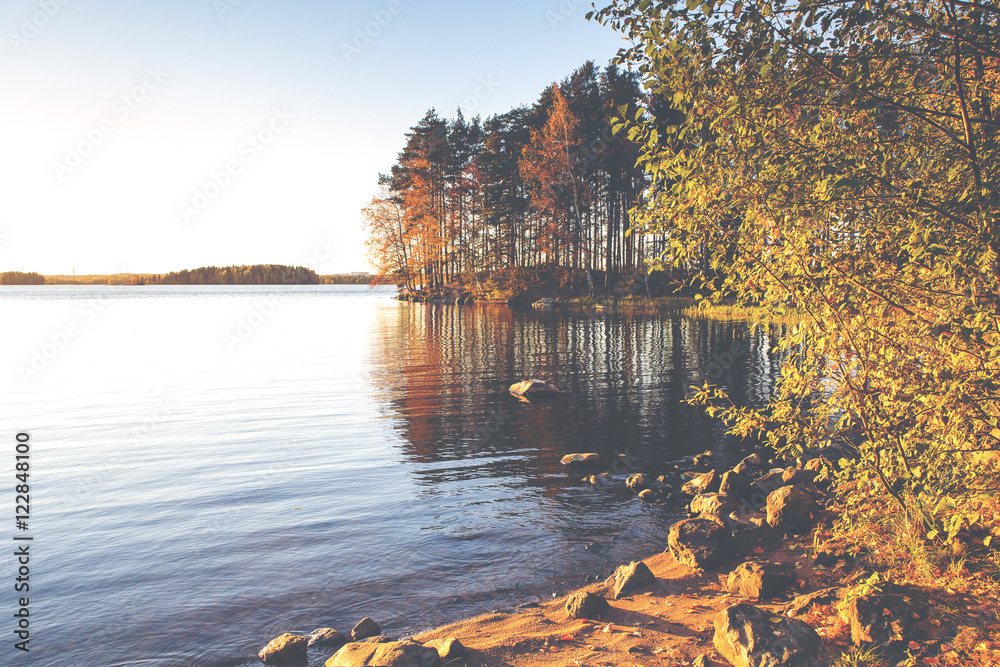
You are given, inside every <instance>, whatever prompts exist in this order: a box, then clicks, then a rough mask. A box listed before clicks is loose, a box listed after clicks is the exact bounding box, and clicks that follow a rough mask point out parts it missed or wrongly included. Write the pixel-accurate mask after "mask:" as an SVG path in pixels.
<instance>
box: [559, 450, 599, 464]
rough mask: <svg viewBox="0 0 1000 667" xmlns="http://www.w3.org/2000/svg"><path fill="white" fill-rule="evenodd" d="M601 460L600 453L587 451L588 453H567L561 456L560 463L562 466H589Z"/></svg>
mask: <svg viewBox="0 0 1000 667" xmlns="http://www.w3.org/2000/svg"><path fill="white" fill-rule="evenodd" d="M600 462H601V455H600V454H594V453H588V454H567V455H566V456H564V457H562V464H563V465H564V466H591V465H594V464H596V463H600Z"/></svg>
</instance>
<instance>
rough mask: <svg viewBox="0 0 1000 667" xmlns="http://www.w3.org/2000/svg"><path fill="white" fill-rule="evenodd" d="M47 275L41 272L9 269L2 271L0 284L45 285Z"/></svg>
mask: <svg viewBox="0 0 1000 667" xmlns="http://www.w3.org/2000/svg"><path fill="white" fill-rule="evenodd" d="M44 284H45V276H43V275H42V274H40V273H21V272H20V271H8V272H6V273H0V285H44Z"/></svg>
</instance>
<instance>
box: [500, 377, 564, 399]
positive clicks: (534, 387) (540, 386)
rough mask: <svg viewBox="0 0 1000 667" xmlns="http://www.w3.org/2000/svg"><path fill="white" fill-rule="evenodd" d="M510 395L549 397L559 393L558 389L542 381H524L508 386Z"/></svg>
mask: <svg viewBox="0 0 1000 667" xmlns="http://www.w3.org/2000/svg"><path fill="white" fill-rule="evenodd" d="M510 393H512V394H514V395H516V396H535V397H537V396H550V395H552V394H558V393H559V387H557V386H555V385H554V384H552V383H550V382H545V381H544V380H524V381H523V382H518V383H517V384H512V385H511V386H510Z"/></svg>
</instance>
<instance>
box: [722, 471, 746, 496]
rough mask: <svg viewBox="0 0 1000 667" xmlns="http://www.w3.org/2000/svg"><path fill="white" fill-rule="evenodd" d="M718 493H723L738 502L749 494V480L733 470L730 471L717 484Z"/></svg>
mask: <svg viewBox="0 0 1000 667" xmlns="http://www.w3.org/2000/svg"><path fill="white" fill-rule="evenodd" d="M719 493H724V494H726V495H727V496H729V497H730V498H733V499H735V500H739V499H740V498H742V497H743V496H745V495H747V494H749V493H750V480H749V479H747V477H746V475H741V474H740V473H738V472H736V471H735V470H730V471H728V472H726V473H725V474H724V475H723V476H722V480H721V481H720V483H719Z"/></svg>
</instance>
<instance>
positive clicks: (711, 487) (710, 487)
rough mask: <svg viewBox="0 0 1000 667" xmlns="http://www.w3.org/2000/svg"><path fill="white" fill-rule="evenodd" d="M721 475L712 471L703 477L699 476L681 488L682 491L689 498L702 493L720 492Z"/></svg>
mask: <svg viewBox="0 0 1000 667" xmlns="http://www.w3.org/2000/svg"><path fill="white" fill-rule="evenodd" d="M720 481H721V479H720V478H719V475H718V474H717V473H716V472H715V471H714V470H711V471H709V472H706V473H705V474H703V475H698V476H697V477H695V478H694V479H692V480H691V481H690V482H688V483H687V484H685V485H684V486H682V487H681V491H683V492H684V493H686V494H688V495H689V496H697V495H700V494H702V493H712V492H713V491H718V490H719V482H720Z"/></svg>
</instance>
